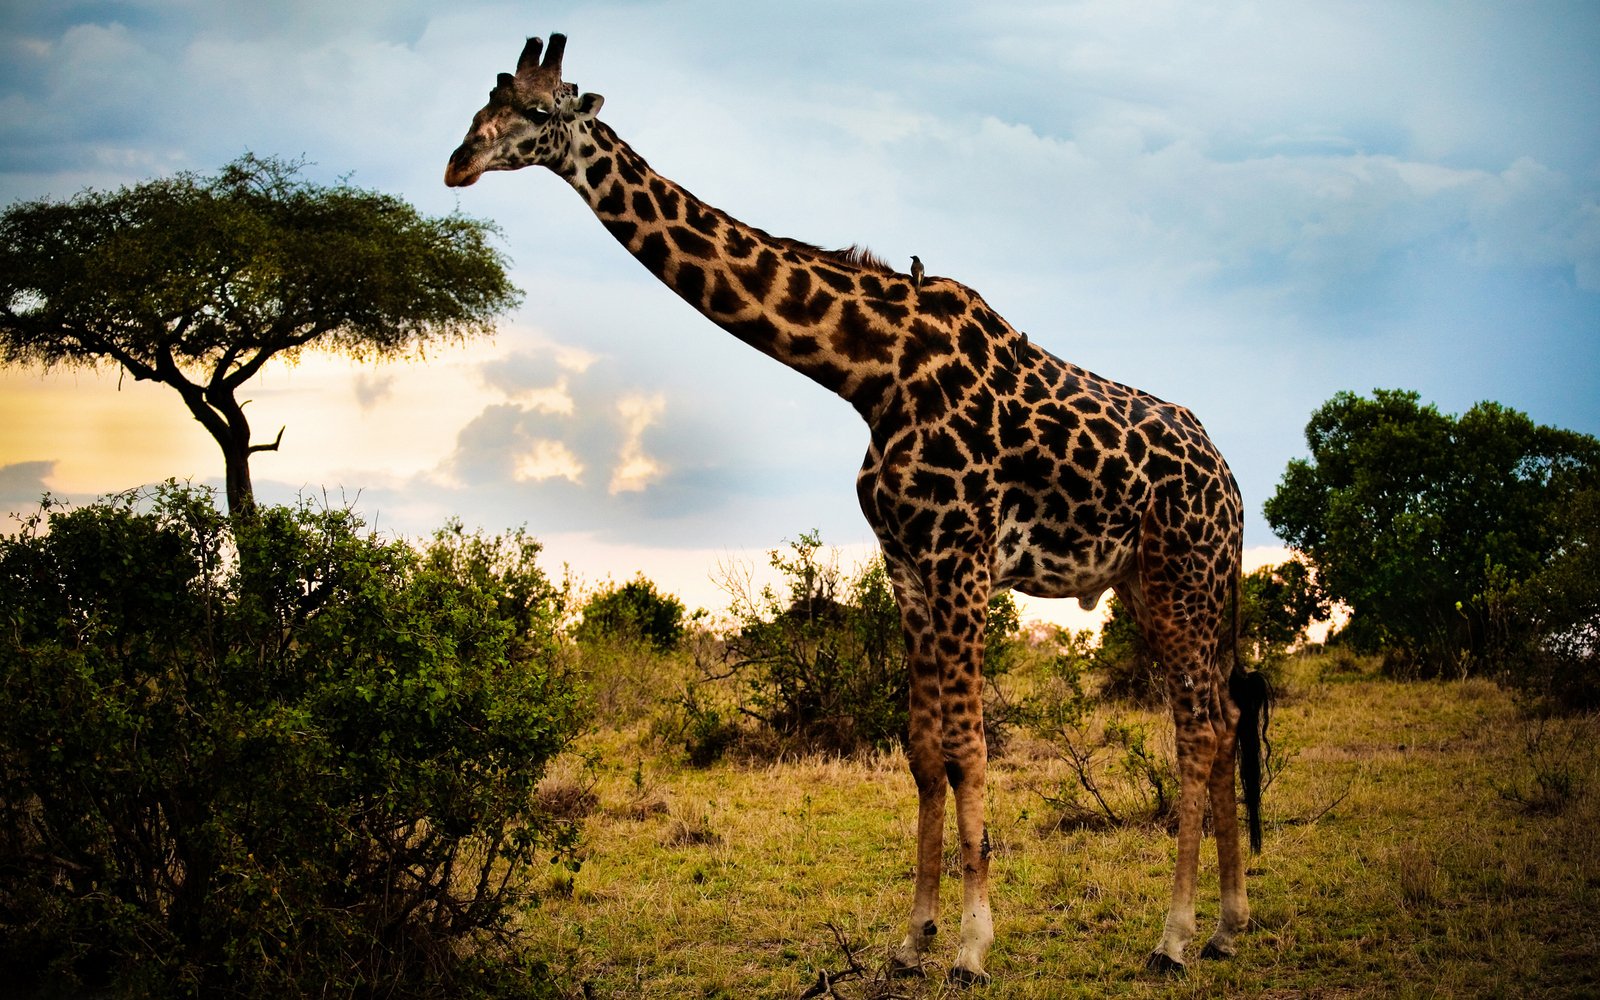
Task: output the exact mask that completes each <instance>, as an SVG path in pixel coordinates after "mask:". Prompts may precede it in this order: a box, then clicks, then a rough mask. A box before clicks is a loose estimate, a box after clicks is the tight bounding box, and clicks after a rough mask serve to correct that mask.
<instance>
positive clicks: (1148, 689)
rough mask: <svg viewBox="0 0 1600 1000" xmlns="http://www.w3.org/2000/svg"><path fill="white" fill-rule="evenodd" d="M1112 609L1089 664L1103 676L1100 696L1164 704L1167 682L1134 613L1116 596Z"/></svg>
mask: <svg viewBox="0 0 1600 1000" xmlns="http://www.w3.org/2000/svg"><path fill="white" fill-rule="evenodd" d="M1110 612H1111V613H1110V615H1109V616H1107V618H1106V623H1105V625H1104V626H1102V627H1101V629H1100V645H1099V646H1097V647H1095V648H1094V649H1093V651H1092V652H1091V653H1090V654H1089V666H1090V668H1091V669H1092V670H1093V671H1094V672H1095V673H1097V674H1098V675H1099V677H1100V691H1099V693H1100V695H1101V696H1102V697H1106V698H1114V699H1117V700H1119V701H1129V702H1133V703H1134V704H1136V705H1147V706H1148V705H1159V704H1161V701H1162V699H1164V698H1165V697H1166V696H1167V691H1166V685H1165V684H1164V683H1163V678H1162V675H1161V673H1160V672H1159V671H1158V670H1157V669H1156V660H1155V654H1154V653H1153V652H1151V650H1150V646H1149V644H1148V643H1146V642H1145V639H1144V632H1143V631H1142V630H1140V628H1139V623H1138V622H1137V621H1135V620H1134V617H1133V612H1132V611H1130V610H1129V609H1128V606H1127V605H1125V604H1123V603H1122V602H1121V601H1119V600H1118V599H1117V598H1115V597H1113V598H1111V605H1110Z"/></svg>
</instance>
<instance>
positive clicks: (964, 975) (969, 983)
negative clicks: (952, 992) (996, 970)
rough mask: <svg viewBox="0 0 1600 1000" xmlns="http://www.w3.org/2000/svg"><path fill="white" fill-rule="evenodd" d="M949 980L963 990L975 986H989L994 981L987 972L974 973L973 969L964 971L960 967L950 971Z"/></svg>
mask: <svg viewBox="0 0 1600 1000" xmlns="http://www.w3.org/2000/svg"><path fill="white" fill-rule="evenodd" d="M948 978H949V981H950V982H951V983H952V984H954V985H955V986H957V987H959V988H960V989H963V990H966V989H971V988H972V987H974V986H988V985H989V984H990V983H991V982H993V981H994V980H993V979H991V978H990V977H989V974H988V973H987V972H973V971H972V970H971V969H963V968H962V967H961V966H959V965H958V966H955V967H954V968H952V969H951V970H950V975H949V977H948Z"/></svg>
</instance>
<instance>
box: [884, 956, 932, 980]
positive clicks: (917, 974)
mask: <svg viewBox="0 0 1600 1000" xmlns="http://www.w3.org/2000/svg"><path fill="white" fill-rule="evenodd" d="M889 978H890V979H927V978H928V970H927V969H924V968H923V967H922V963H921V962H907V961H904V960H903V959H900V958H896V957H894V956H892V955H891V956H890V957H889Z"/></svg>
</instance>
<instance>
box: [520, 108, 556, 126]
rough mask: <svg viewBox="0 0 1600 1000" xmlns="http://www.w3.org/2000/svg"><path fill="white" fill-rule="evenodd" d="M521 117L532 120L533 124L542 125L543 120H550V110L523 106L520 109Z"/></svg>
mask: <svg viewBox="0 0 1600 1000" xmlns="http://www.w3.org/2000/svg"><path fill="white" fill-rule="evenodd" d="M522 117H524V118H526V119H528V121H530V122H533V123H534V124H535V125H543V124H544V123H545V122H547V121H549V120H550V112H548V111H546V110H544V109H543V108H524V109H523V111H522Z"/></svg>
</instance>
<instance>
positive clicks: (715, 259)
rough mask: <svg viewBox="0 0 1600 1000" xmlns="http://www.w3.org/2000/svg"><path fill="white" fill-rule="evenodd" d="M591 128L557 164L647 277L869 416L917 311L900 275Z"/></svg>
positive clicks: (594, 124) (597, 126) (604, 129)
mask: <svg viewBox="0 0 1600 1000" xmlns="http://www.w3.org/2000/svg"><path fill="white" fill-rule="evenodd" d="M585 126H586V127H585V128H584V129H583V131H581V132H580V134H579V135H578V136H577V141H576V143H575V147H576V149H577V157H576V159H575V161H574V163H573V166H572V168H571V172H570V174H569V173H567V171H560V172H561V173H562V174H563V176H564V177H565V178H566V180H567V182H568V183H570V184H571V185H572V186H573V187H574V188H575V189H576V190H577V191H578V193H579V194H580V195H582V196H583V198H584V200H585V201H587V202H588V204H589V207H590V208H591V209H593V210H594V213H595V215H597V216H598V217H599V218H600V221H601V222H602V223H603V224H604V225H605V227H606V229H608V230H609V231H610V232H611V235H612V236H614V237H616V239H617V242H619V243H621V244H622V245H623V246H624V247H626V248H627V249H628V252H629V253H631V254H633V256H634V257H636V258H638V260H639V262H640V263H641V264H643V265H644V266H645V267H646V268H647V269H648V270H649V271H650V273H651V274H654V275H655V276H656V277H657V278H659V279H660V280H661V281H662V283H663V284H665V285H666V286H667V287H668V288H671V289H672V290H673V291H675V292H677V293H678V295H679V296H680V297H681V298H683V299H684V301H686V302H688V303H689V304H690V305H691V306H693V307H694V308H696V309H698V310H699V311H700V313H701V314H702V315H704V316H705V317H706V318H707V319H709V320H711V322H713V323H715V324H717V325H718V326H720V327H722V328H723V329H724V330H727V331H728V332H729V333H731V334H733V335H734V336H735V337H737V338H739V339H740V340H742V341H744V342H745V343H747V344H749V345H750V346H751V347H754V348H755V349H756V350H758V351H761V352H762V353H763V354H766V355H767V356H769V357H771V358H774V359H776V360H778V361H780V362H782V363H783V364H785V365H788V366H789V367H790V368H793V369H795V370H796V371H798V372H800V373H801V374H803V375H805V376H806V377H808V378H810V379H812V380H813V381H816V382H817V383H819V384H821V385H822V386H824V387H825V388H827V389H829V390H831V391H832V392H835V393H837V394H838V395H840V396H842V397H843V398H844V399H846V400H848V401H849V402H850V403H851V404H852V405H854V406H855V407H856V409H857V410H859V411H860V412H861V413H862V414H863V415H864V416H866V415H868V414H870V413H871V412H872V411H873V410H874V409H875V408H877V407H878V406H879V405H880V404H881V403H882V402H883V401H884V400H885V398H886V397H887V396H888V394H889V392H890V391H891V388H892V385H893V381H894V364H893V354H894V351H893V345H894V342H895V341H896V340H897V339H899V338H898V332H899V331H898V323H901V322H904V320H905V318H906V316H907V315H908V314H909V311H910V310H909V303H910V298H911V288H910V283H909V281H908V279H907V278H906V277H905V276H904V275H897V274H895V272H894V271H893V270H891V269H890V268H888V267H886V266H884V265H882V264H879V263H877V262H875V261H872V260H871V258H870V257H869V256H868V255H865V254H857V253H855V252H851V251H844V252H830V251H826V250H820V249H818V248H816V247H812V246H807V245H805V244H802V243H798V242H796V241H793V240H789V239H784V238H782V237H775V236H772V235H770V234H768V233H766V232H764V231H762V230H760V229H757V228H755V227H753V226H747V225H745V224H744V223H742V222H739V221H738V220H737V219H734V218H732V217H731V216H729V215H728V214H727V213H725V212H722V211H721V210H719V209H716V208H713V207H712V206H710V205H708V204H706V203H705V202H703V201H701V200H700V199H698V198H696V197H695V196H694V195H692V194H690V193H689V192H688V191H686V190H684V188H683V187H681V186H680V185H678V184H677V183H675V182H673V181H671V180H668V179H667V178H665V177H663V176H661V175H660V174H658V173H656V172H655V171H654V170H653V169H651V167H650V165H649V164H647V163H646V162H645V161H644V158H643V157H641V156H640V155H639V154H637V153H635V152H634V151H633V149H632V148H631V147H630V146H629V145H628V144H627V143H625V142H623V141H622V139H620V138H618V136H617V134H616V133H615V132H613V131H612V130H611V128H610V127H609V126H607V125H605V124H604V123H602V122H600V121H597V120H596V121H591V122H588V123H585ZM869 419H870V418H869Z"/></svg>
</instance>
